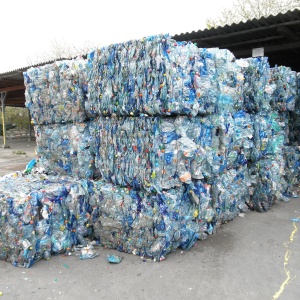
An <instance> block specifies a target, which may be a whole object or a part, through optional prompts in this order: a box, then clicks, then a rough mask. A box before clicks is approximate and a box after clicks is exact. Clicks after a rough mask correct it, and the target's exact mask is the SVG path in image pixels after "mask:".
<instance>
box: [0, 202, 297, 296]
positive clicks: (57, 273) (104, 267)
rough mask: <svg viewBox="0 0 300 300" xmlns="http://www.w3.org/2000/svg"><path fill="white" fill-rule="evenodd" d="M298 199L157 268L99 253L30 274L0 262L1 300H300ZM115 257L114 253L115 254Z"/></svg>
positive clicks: (236, 224) (249, 217)
mask: <svg viewBox="0 0 300 300" xmlns="http://www.w3.org/2000/svg"><path fill="white" fill-rule="evenodd" d="M294 217H300V199H298V198H297V199H292V200H291V202H289V203H279V204H277V205H275V206H274V207H273V208H272V210H271V211H269V212H268V213H264V214H261V213H256V212H249V213H247V214H246V215H245V216H244V217H237V218H236V219H235V220H233V221H231V222H229V223H228V224H226V225H222V227H221V228H220V229H219V230H218V232H217V234H215V235H212V236H210V237H209V238H208V239H207V240H206V241H199V242H198V243H197V245H196V246H195V247H193V248H192V249H191V250H189V251H182V250H180V249H179V250H177V251H176V252H175V253H172V254H169V255H168V256H167V259H166V260H165V261H163V262H159V263H158V262H152V261H145V262H144V261H143V260H142V259H141V258H139V257H137V256H134V255H129V254H124V253H121V255H122V256H123V261H122V262H121V263H120V264H117V265H111V264H109V263H108V262H106V260H105V258H106V255H107V254H108V253H118V252H116V251H114V250H108V249H103V248H98V249H97V251H98V253H99V256H98V257H96V258H94V259H91V260H79V257H78V255H75V254H73V255H72V256H64V255H60V256H55V257H52V258H51V259H50V260H49V261H44V260H43V261H40V262H38V263H37V264H35V265H33V267H32V268H30V269H22V268H16V267H13V266H12V265H11V264H9V263H7V262H4V261H0V291H1V292H2V293H3V296H2V297H1V299H3V300H4V299H5V300H8V299H14V300H15V299H22V300H23V299H32V300H35V299H38V300H40V299H85V300H88V299H209V300H214V299H222V300H227V299H228V300H235V299H238V300H241V299H246V300H252V299H255V300H258V299H259V300H261V299H262V300H264V299H268V300H275V299H281V300H298V299H300V232H299V231H300V223H292V222H291V221H290V218H294ZM118 254H120V253H118Z"/></svg>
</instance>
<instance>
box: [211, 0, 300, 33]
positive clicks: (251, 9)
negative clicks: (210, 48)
mask: <svg viewBox="0 0 300 300" xmlns="http://www.w3.org/2000/svg"><path fill="white" fill-rule="evenodd" d="M297 8H298V9H299V8H300V0H248V1H245V0H235V1H234V2H233V6H232V7H231V8H225V9H224V10H223V11H222V12H221V15H220V16H218V17H217V18H211V19H207V20H206V25H207V28H209V29H210V28H213V27H215V28H216V27H218V26H225V25H230V24H232V23H239V22H241V21H243V22H245V21H247V20H251V19H254V18H256V19H259V18H261V17H267V16H269V15H277V14H279V13H285V12H287V11H288V10H293V9H297Z"/></svg>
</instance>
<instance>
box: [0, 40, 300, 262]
mask: <svg viewBox="0 0 300 300" xmlns="http://www.w3.org/2000/svg"><path fill="white" fill-rule="evenodd" d="M24 82H25V86H26V105H27V107H28V108H29V109H30V112H31V116H32V118H33V122H34V124H35V134H36V140H37V149H36V150H37V164H36V165H34V164H32V165H31V164H29V165H28V168H27V169H26V171H25V172H23V173H22V172H17V173H14V174H11V175H8V176H5V177H3V178H1V179H0V217H1V219H0V228H1V231H0V258H1V259H4V260H7V261H10V262H11V263H12V264H14V265H15V266H19V267H30V266H32V264H33V263H35V262H36V261H38V260H39V259H41V258H45V259H49V258H50V256H51V254H58V253H66V255H69V254H72V253H73V251H78V252H80V254H78V255H79V259H91V258H94V257H97V256H98V254H99V253H98V251H97V250H98V249H96V250H95V249H94V246H96V245H97V246H98V245H99V246H104V247H108V248H113V249H116V250H119V251H121V252H122V251H124V252H128V253H132V254H135V255H139V256H141V257H143V258H146V259H147V258H150V259H154V260H156V261H160V260H163V259H165V258H166V255H167V254H168V253H169V252H172V251H174V250H175V249H176V248H178V247H180V248H182V249H189V248H191V247H192V246H193V245H195V243H196V241H197V239H205V238H206V237H207V235H209V234H213V233H215V232H216V230H217V227H218V226H220V224H222V223H226V222H227V221H229V220H232V219H234V218H235V217H236V216H241V217H243V216H244V214H245V213H246V212H247V211H248V210H249V209H251V210H257V211H260V212H265V211H268V210H269V208H270V207H271V206H272V205H273V204H274V203H276V202H278V201H280V200H282V201H289V200H290V199H291V198H293V197H295V195H296V192H295V190H294V186H295V184H297V183H298V182H299V166H300V151H299V149H298V144H299V140H298V139H299V137H298V136H299V134H298V129H299V128H300V126H299V125H298V124H300V122H299V120H300V118H299V116H300V110H299V108H300V104H299V86H300V85H299V82H300V80H299V74H296V73H295V72H293V71H292V70H290V69H289V68H287V67H282V66H280V67H277V66H276V67H275V68H271V69H270V67H269V63H268V59H267V57H257V58H248V59H238V60H236V59H235V57H234V55H233V54H232V53H231V52H230V51H228V50H220V49H218V48H213V49H200V48H198V47H197V46H196V45H195V44H193V43H186V42H176V41H174V40H172V39H171V37H169V36H168V35H158V36H153V37H148V38H144V39H141V40H135V41H129V42H126V43H122V44H114V45H110V46H108V47H102V48H99V49H95V50H94V51H92V52H91V53H89V55H88V58H87V59H86V60H85V59H74V60H69V61H60V62H55V63H53V64H49V65H46V66H43V67H38V68H31V69H29V70H28V71H27V72H25V73H24ZM121 259H122V258H121V257H117V256H115V255H111V256H109V257H107V260H108V261H109V262H111V263H118V262H120V261H121Z"/></svg>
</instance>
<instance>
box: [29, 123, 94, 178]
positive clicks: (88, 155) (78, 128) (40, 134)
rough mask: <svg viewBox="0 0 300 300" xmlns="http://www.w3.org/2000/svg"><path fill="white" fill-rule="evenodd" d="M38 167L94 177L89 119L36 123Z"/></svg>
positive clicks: (52, 171)
mask: <svg viewBox="0 0 300 300" xmlns="http://www.w3.org/2000/svg"><path fill="white" fill-rule="evenodd" d="M34 129H35V136H36V143H37V147H36V154H37V157H38V163H37V167H38V168H39V169H41V170H43V171H44V172H46V173H47V174H52V175H57V174H64V175H72V176H75V177H79V178H93V176H94V167H95V158H94V155H93V152H92V150H91V146H93V141H92V140H91V135H90V133H89V126H88V124H87V123H77V124H51V125H36V126H35V127H34Z"/></svg>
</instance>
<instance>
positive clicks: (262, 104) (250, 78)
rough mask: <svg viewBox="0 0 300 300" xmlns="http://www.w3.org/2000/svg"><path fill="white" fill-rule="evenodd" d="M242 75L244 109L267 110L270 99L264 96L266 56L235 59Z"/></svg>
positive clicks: (266, 72)
mask: <svg viewBox="0 0 300 300" xmlns="http://www.w3.org/2000/svg"><path fill="white" fill-rule="evenodd" d="M236 63H237V64H238V65H239V66H240V67H241V72H242V74H243V76H244V82H243V92H242V93H243V98H244V109H245V110H246V111H248V112H258V111H269V110H270V99H269V97H266V96H265V90H266V87H267V84H268V81H269V76H270V75H269V69H270V66H269V62H268V58H267V57H251V58H245V59H244V58H243V59H237V60H236Z"/></svg>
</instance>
